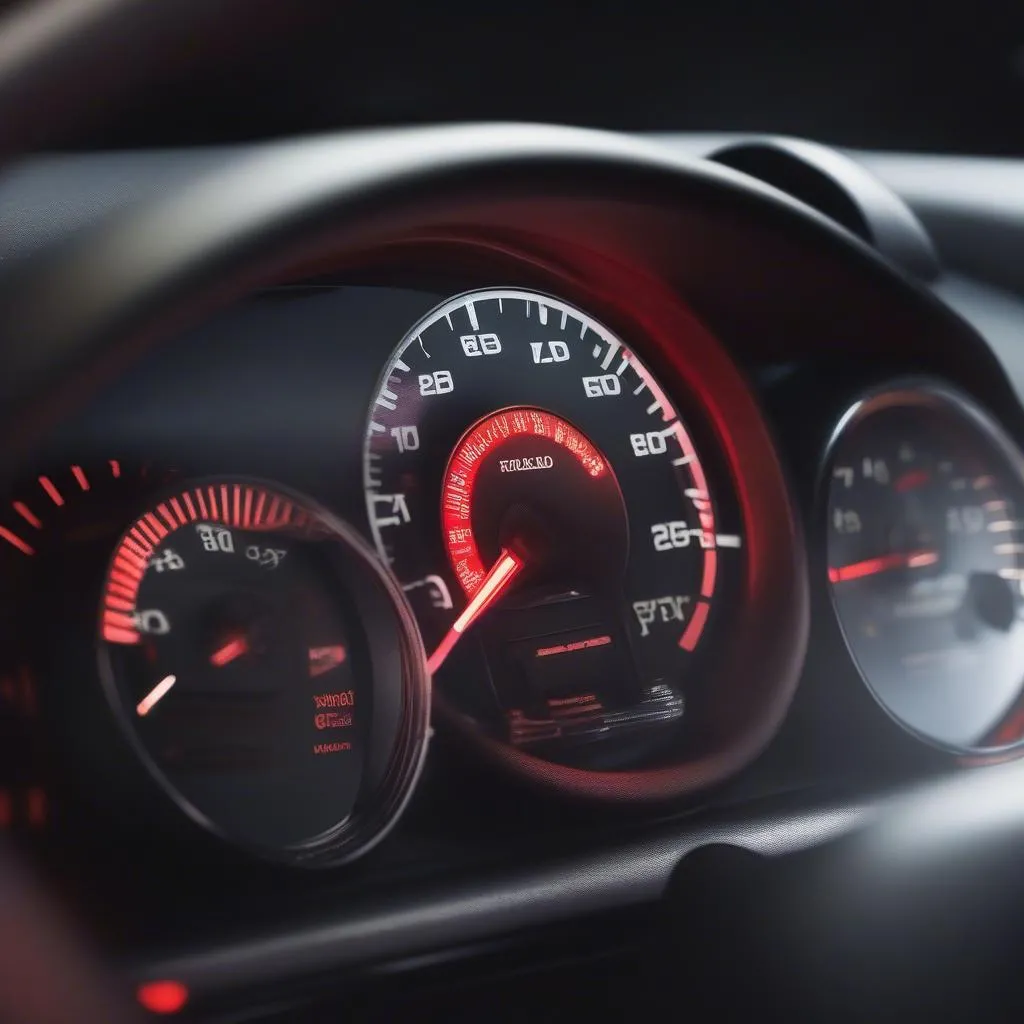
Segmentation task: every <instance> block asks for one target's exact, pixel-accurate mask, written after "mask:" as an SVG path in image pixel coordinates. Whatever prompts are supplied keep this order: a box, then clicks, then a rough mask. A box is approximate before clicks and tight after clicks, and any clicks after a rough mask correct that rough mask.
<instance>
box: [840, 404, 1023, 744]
mask: <svg viewBox="0 0 1024 1024" xmlns="http://www.w3.org/2000/svg"><path fill="white" fill-rule="evenodd" d="M830 471H831V482H830V490H829V509H828V563H829V569H828V577H829V582H830V586H831V591H832V598H833V601H834V603H835V608H836V612H837V613H838V616H839V621H840V624H841V626H842V630H843V633H844V635H845V638H846V642H847V644H848V646H849V648H850V651H851V653H852V654H853V656H854V658H855V660H856V662H857V665H858V666H859V668H860V671H861V674H862V675H863V677H864V679H865V681H866V683H867V685H868V687H869V688H870V689H871V691H872V693H873V694H874V695H875V697H876V698H877V699H878V701H879V702H880V703H881V704H882V706H883V707H884V708H885V709H886V710H887V711H888V712H889V713H890V714H891V715H892V716H893V717H894V718H895V719H896V720H897V721H898V722H900V723H901V724H902V725H903V726H905V727H906V728H907V729H909V730H910V731H911V732H913V733H915V734H917V735H918V736H920V737H922V738H924V739H925V740H928V741H930V742H932V743H934V744H936V745H939V746H942V747H944V748H948V749H951V750H954V751H960V752H977V751H986V750H991V749H994V748H1000V747H1006V746H1009V745H1012V744H1014V743H1017V742H1018V741H1020V740H1021V738H1022V737H1024V727H1022V726H1024V723H1022V722H1021V720H1020V717H1019V714H1018V712H1019V710H1020V709H1019V704H1020V702H1021V696H1022V684H1024V621H1022V618H1024V616H1022V598H1021V588H1022V581H1024V522H1022V520H1021V519H1020V518H1018V517H1019V516H1020V515H1021V510H1022V509H1024V460H1022V457H1021V455H1020V453H1019V451H1018V450H1017V448H1016V447H1015V446H1014V445H1013V444H1012V443H1011V442H1010V440H1009V439H1008V438H1007V437H1006V435H1005V434H1004V433H1003V432H1002V431H1001V430H1000V429H999V427H998V426H996V424H995V423H993V422H992V421H991V419H989V418H988V417H987V416H986V415H985V414H984V413H983V412H982V411H981V410H980V409H979V408H978V407H977V406H975V405H974V404H973V403H971V402H970V401H969V400H967V399H966V398H964V397H962V396H960V395H958V394H955V393H954V392H952V391H949V390H947V389H945V388H942V387H937V386H931V385H917V386H908V387H907V388H904V389H898V390H888V391H885V392H883V393H879V394H875V395H873V396H871V397H869V398H867V399H866V400H864V401H862V402H859V403H858V404H857V405H855V406H854V407H853V408H852V409H851V410H850V412H849V413H847V415H846V416H845V418H844V419H843V421H842V423H841V424H840V427H839V430H838V432H837V436H836V440H835V442H834V446H833V449H832V453H831V459H830Z"/></svg>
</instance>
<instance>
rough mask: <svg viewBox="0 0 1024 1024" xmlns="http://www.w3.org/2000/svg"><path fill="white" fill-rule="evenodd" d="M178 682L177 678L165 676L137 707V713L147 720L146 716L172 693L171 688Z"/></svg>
mask: <svg viewBox="0 0 1024 1024" xmlns="http://www.w3.org/2000/svg"><path fill="white" fill-rule="evenodd" d="M177 681H178V677H177V676H164V677H163V679H161V680H160V682H159V683H157V684H156V686H154V687H153V689H152V690H150V691H149V693H147V694H146V696H145V697H143V698H142V700H140V701H139V703H138V704H137V705H136V706H135V713H136V714H137V715H138V716H139V717H140V718H145V717H146V715H148V714H149V713H150V711H152V710H153V708H154V707H156V705H157V704H158V703H159V702H160V701H161V700H163V698H164V697H166V696H167V694H168V693H169V692H170V689H171V687H172V686H173V685H174V684H175V683H176V682H177Z"/></svg>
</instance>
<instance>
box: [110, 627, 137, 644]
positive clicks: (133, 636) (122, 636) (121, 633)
mask: <svg viewBox="0 0 1024 1024" xmlns="http://www.w3.org/2000/svg"><path fill="white" fill-rule="evenodd" d="M103 639H104V640H106V641H107V643H108V644H137V643H138V642H139V640H140V639H141V638H140V637H139V634H138V633H136V632H135V630H133V629H118V627H116V626H109V625H104V627H103Z"/></svg>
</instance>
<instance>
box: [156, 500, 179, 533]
mask: <svg viewBox="0 0 1024 1024" xmlns="http://www.w3.org/2000/svg"><path fill="white" fill-rule="evenodd" d="M156 510H157V512H158V513H159V514H160V516H161V518H162V519H163V521H164V522H165V523H166V524H167V526H168V528H169V529H170V530H176V529H177V528H178V525H179V524H178V521H177V520H176V519H175V518H174V516H173V515H172V514H171V510H170V509H169V508H168V507H167V506H166V505H163V504H161V505H157V507H156Z"/></svg>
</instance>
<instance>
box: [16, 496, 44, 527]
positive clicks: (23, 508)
mask: <svg viewBox="0 0 1024 1024" xmlns="http://www.w3.org/2000/svg"><path fill="white" fill-rule="evenodd" d="M14 511H15V512H17V513H18V515H19V516H21V518H22V519H24V520H25V522H26V523H28V524H29V526H34V527H35V528H36V529H37V530H41V529H42V528H43V524H42V523H41V522H40V521H39V517H38V516H34V515H33V514H32V512H31V511H30V510H29V507H28V506H27V505H26V504H24V502H21V501H16V502H15V503H14Z"/></svg>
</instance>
